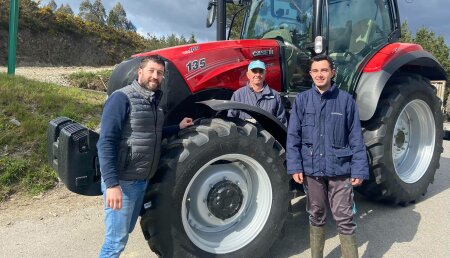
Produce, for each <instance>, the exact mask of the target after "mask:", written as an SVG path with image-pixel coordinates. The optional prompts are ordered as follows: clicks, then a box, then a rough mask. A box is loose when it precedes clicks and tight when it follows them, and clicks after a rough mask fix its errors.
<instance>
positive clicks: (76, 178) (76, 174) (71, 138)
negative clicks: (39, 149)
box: [47, 117, 102, 196]
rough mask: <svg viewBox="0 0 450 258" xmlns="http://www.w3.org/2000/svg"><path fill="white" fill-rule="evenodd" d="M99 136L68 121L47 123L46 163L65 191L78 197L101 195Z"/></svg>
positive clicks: (67, 119) (65, 118)
mask: <svg viewBox="0 0 450 258" xmlns="http://www.w3.org/2000/svg"><path fill="white" fill-rule="evenodd" d="M98 138H99V135H98V133H96V132H94V131H92V130H90V129H88V128H86V127H84V126H83V125H81V124H79V123H77V122H74V121H73V120H71V119H69V118H67V117H58V118H56V119H53V120H51V121H50V122H49V127H48V130H47V144H48V146H47V150H48V161H49V163H50V165H51V166H52V167H53V169H55V170H56V172H57V173H58V176H59V178H61V180H62V181H63V182H64V184H65V185H66V186H67V188H68V189H69V190H70V191H72V192H74V193H77V194H81V195H88V196H96V195H101V194H102V192H101V189H100V170H99V165H98V157H97V147H96V144H97V141H98Z"/></svg>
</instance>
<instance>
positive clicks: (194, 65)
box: [186, 58, 206, 72]
mask: <svg viewBox="0 0 450 258" xmlns="http://www.w3.org/2000/svg"><path fill="white" fill-rule="evenodd" d="M205 66H206V59H205V58H201V59H199V60H192V61H189V62H188V63H187V64H186V67H187V69H188V72H191V71H195V70H197V69H200V68H203V67H205Z"/></svg>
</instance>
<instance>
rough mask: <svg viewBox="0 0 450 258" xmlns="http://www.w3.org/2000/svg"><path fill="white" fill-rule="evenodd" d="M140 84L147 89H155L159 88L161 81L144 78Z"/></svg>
mask: <svg viewBox="0 0 450 258" xmlns="http://www.w3.org/2000/svg"><path fill="white" fill-rule="evenodd" d="M150 82H152V84H150ZM141 86H143V87H144V88H146V89H148V90H151V91H156V90H158V89H159V88H160V86H161V83H160V82H159V81H158V80H146V81H145V82H143V83H142V84H141Z"/></svg>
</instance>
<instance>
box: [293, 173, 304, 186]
mask: <svg viewBox="0 0 450 258" xmlns="http://www.w3.org/2000/svg"><path fill="white" fill-rule="evenodd" d="M292 179H294V181H295V182H297V183H299V184H303V173H295V174H292Z"/></svg>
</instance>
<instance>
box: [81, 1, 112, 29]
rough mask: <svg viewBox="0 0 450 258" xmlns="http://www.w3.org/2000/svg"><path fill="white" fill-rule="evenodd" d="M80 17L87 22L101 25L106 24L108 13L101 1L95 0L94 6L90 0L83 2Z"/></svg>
mask: <svg viewBox="0 0 450 258" xmlns="http://www.w3.org/2000/svg"><path fill="white" fill-rule="evenodd" d="M78 16H79V17H80V18H81V19H83V20H85V21H88V22H93V23H97V24H100V25H104V24H105V22H106V11H105V7H104V6H103V4H102V1H101V0H95V2H94V3H92V4H91V2H89V0H84V1H83V2H81V4H80V8H79V13H78Z"/></svg>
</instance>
